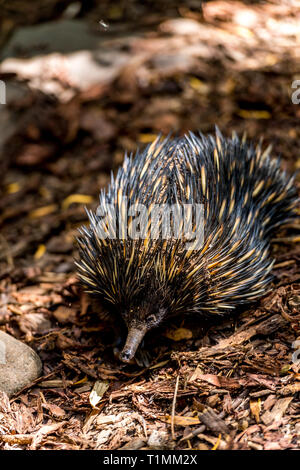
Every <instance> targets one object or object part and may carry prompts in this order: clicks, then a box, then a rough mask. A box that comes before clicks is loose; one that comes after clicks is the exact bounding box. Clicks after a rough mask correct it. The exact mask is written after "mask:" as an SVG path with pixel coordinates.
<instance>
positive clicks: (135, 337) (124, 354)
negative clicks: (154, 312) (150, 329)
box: [120, 326, 147, 362]
mask: <svg viewBox="0 0 300 470" xmlns="http://www.w3.org/2000/svg"><path fill="white" fill-rule="evenodd" d="M146 331H147V328H146V327H144V326H143V327H142V328H134V327H133V328H130V329H129V330H128V336H127V339H126V343H125V346H124V348H123V350H122V351H121V353H120V359H121V361H123V362H129V361H131V359H133V357H134V356H135V353H136V351H137V348H138V347H139V345H140V344H141V341H142V340H143V338H144V336H145V334H146Z"/></svg>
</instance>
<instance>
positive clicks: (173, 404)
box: [171, 374, 179, 441]
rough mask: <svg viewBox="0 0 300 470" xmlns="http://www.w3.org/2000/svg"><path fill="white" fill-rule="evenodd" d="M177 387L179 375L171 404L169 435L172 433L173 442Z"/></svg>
mask: <svg viewBox="0 0 300 470" xmlns="http://www.w3.org/2000/svg"><path fill="white" fill-rule="evenodd" d="M178 386H179V374H178V375H177V379H176V384H175V391H174V398H173V403H172V415H171V433H172V439H173V441H175V430H174V421H175V406H176V399H177V393H178Z"/></svg>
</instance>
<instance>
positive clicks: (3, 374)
mask: <svg viewBox="0 0 300 470" xmlns="http://www.w3.org/2000/svg"><path fill="white" fill-rule="evenodd" d="M41 370H42V363H41V360H40V358H39V356H38V355H37V354H36V353H35V352H34V351H33V350H32V349H31V348H30V347H29V346H27V345H26V344H23V343H22V342H21V341H18V340H16V339H15V338H13V337H12V336H10V335H8V334H6V333H4V332H3V331H0V390H2V391H3V392H5V393H7V395H8V396H12V395H13V394H15V393H17V392H18V391H19V390H21V389H22V388H23V387H25V386H26V385H28V384H30V382H32V381H33V380H35V379H36V378H37V377H39V375H40V373H41Z"/></svg>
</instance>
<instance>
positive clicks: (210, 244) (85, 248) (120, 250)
mask: <svg viewBox="0 0 300 470" xmlns="http://www.w3.org/2000/svg"><path fill="white" fill-rule="evenodd" d="M293 180H294V178H293V177H290V176H287V175H286V173H285V172H283V171H282V170H281V169H280V162H279V159H278V160H274V159H270V148H268V149H266V150H265V151H262V147H261V144H259V145H258V146H257V147H256V148H255V147H254V146H253V145H252V144H251V143H250V144H248V143H247V142H246V140H245V139H242V140H240V139H239V138H238V137H237V135H236V134H235V133H234V134H233V136H232V138H231V139H227V138H224V137H223V136H222V134H221V133H220V131H219V130H218V129H217V130H216V136H215V137H213V136H211V135H209V136H208V137H205V136H203V135H202V134H201V133H199V135H197V136H196V135H195V134H193V133H191V132H190V133H189V134H188V135H185V136H184V137H182V138H176V139H172V138H170V137H169V138H166V139H162V138H160V137H158V138H157V139H156V140H155V142H153V143H152V144H151V145H149V146H148V147H147V148H146V149H145V150H144V151H143V152H138V153H137V154H136V155H135V156H134V157H133V156H132V155H130V156H129V157H128V156H127V155H125V159H124V163H123V166H122V167H121V168H119V170H118V173H117V176H116V178H115V179H114V178H113V176H112V180H111V184H110V186H109V188H108V190H107V191H106V192H105V191H102V192H101V193H100V206H99V207H98V211H97V213H96V214H95V213H92V212H88V216H89V220H90V227H89V228H86V227H84V228H82V230H81V231H80V235H79V237H78V242H79V248H80V260H79V262H78V263H77V266H78V268H79V277H80V280H81V281H82V283H83V284H84V286H85V287H86V288H87V291H88V292H89V293H91V294H96V295H97V296H100V297H101V299H102V304H103V303H104V305H105V306H106V308H107V311H108V313H111V315H117V316H116V319H117V320H116V321H117V322H118V321H119V320H120V321H122V320H123V321H124V322H125V324H126V326H127V328H128V336H127V340H126V343H125V346H124V348H123V350H122V352H121V354H120V358H121V360H122V361H124V362H128V361H130V360H131V359H132V358H133V357H134V355H135V353H136V351H137V348H138V346H139V344H140V343H141V341H142V339H143V337H144V335H145V333H146V332H147V331H149V330H151V329H152V328H154V327H156V326H158V325H159V324H160V323H161V322H163V321H164V320H166V319H168V318H170V317H173V316H175V315H181V314H182V315H183V314H188V313H192V314H196V315H198V316H199V318H201V317H203V316H204V315H206V316H207V315H217V314H224V313H228V312H230V311H231V310H232V309H234V308H235V307H236V306H238V305H240V304H244V303H246V302H250V301H254V300H255V299H258V298H259V297H260V296H261V295H262V294H263V293H264V292H265V291H266V286H267V284H268V283H269V282H270V280H271V278H272V276H271V275H270V271H271V268H272V264H273V261H272V260H271V259H270V257H269V240H270V235H271V232H272V231H273V230H274V228H275V227H278V226H279V225H281V224H283V223H284V222H286V221H287V220H289V219H291V218H293V217H294V216H295V214H296V201H297V198H296V189H295V187H294V186H293ZM134 204H139V205H141V206H138V211H137V212H136V213H135V214H134V213H133V212H130V213H129V215H128V214H127V215H128V220H127V224H128V225H127V226H126V223H124V220H126V213H127V210H128V208H129V207H134V206H133V205H134ZM157 205H159V207H163V211H162V212H163V213H164V212H165V210H166V207H174V205H175V206H176V207H178V206H179V207H195V206H197V207H202V219H201V218H200V222H199V221H198V222H197V221H196V222H195V218H194V216H193V217H192V216H191V215H189V220H190V221H191V220H192V225H191V227H192V233H190V234H189V237H187V236H186V234H185V235H184V236H181V237H180V236H179V237H178V236H177V237H175V236H174V233H173V232H174V230H173V232H172V230H171V231H170V230H169V231H168V230H167V231H165V233H164V235H165V236H163V233H162V230H161V229H162V228H163V223H162V220H163V217H160V218H159V222H158V219H157V218H156V219H155V224H156V226H155V227H156V229H159V236H157V233H158V232H156V236H153V232H152V231H151V229H152V228H153V226H154V225H155V224H154V217H152V216H153V214H154V208H155V207H157ZM143 208H146V209H145V210H146V212H145V210H143ZM100 212H101V213H100ZM170 213H171V215H172V214H173V212H172V211H171V212H170ZM156 214H157V213H156ZM189 214H191V212H190V213H189ZM104 215H105V216H106V217H104ZM141 215H142V216H143V217H144V219H143V218H141ZM163 215H164V214H163ZM124 216H125V217H124ZM145 216H146V223H144V222H145ZM170 219H171V222H170V225H169V228H170V227H171V229H174V228H175V223H176V220H175V218H174V217H173V219H172V217H171V218H170ZM179 220H180V221H182V220H183V218H181V219H179ZM137 222H139V223H137ZM141 222H143V223H141ZM199 223H200V224H201V223H202V226H203V227H202V228H203V240H202V243H201V244H200V245H199V243H198V242H197V243H196V241H195V242H193V236H195V240H196V238H197V237H196V233H197V229H199ZM139 224H140V226H143V229H142V230H140V233H139V236H136V237H135V238H132V233H133V230H132V229H133V227H134V228H135V229H137V226H139ZM151 224H152V227H151ZM180 224H181V225H180ZM180 224H179V225H180V227H179V228H180V229H182V227H183V224H182V222H180ZM197 224H198V225H197ZM155 227H154V228H155ZM177 228H178V227H177ZM154 232H155V230H154ZM128 233H129V235H128ZM177 233H179V232H177ZM180 233H182V232H180ZM130 234H131V235H130ZM187 240H192V241H191V242H190V244H189V247H188V248H187V245H186V242H187ZM118 316H119V320H118Z"/></svg>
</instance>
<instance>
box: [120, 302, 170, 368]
mask: <svg viewBox="0 0 300 470" xmlns="http://www.w3.org/2000/svg"><path fill="white" fill-rule="evenodd" d="M147 312H148V310H147V309H144V308H142V309H139V308H137V310H131V311H130V312H129V313H127V314H125V315H123V318H124V321H125V323H126V324H127V328H128V334H127V339H126V342H125V346H124V347H123V349H122V351H121V353H120V355H119V357H120V359H121V361H123V362H130V361H131V359H133V358H134V356H135V353H136V351H137V349H138V347H139V345H140V344H141V342H142V341H143V338H144V336H145V334H146V333H147V331H149V330H152V329H153V328H155V327H157V326H158V325H159V324H160V323H161V322H162V320H163V318H164V317H165V315H166V310H165V309H164V308H159V309H158V310H157V313H155V314H154V313H151V314H149V313H147Z"/></svg>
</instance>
